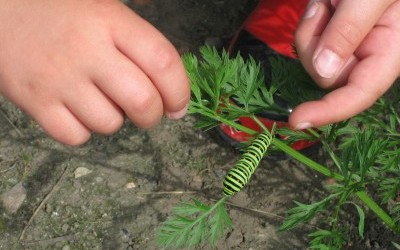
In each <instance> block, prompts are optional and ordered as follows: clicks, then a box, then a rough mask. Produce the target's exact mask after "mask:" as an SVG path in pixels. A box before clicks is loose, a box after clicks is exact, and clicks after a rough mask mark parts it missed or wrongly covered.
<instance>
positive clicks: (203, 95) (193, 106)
mask: <svg viewBox="0 0 400 250" xmlns="http://www.w3.org/2000/svg"><path fill="white" fill-rule="evenodd" d="M200 54H201V59H200V60H199V59H198V58H197V57H196V56H194V55H193V54H191V53H187V54H185V55H184V56H183V61H184V64H185V67H186V70H187V74H188V76H189V80H190V82H191V90H192V98H191V101H190V106H189V113H190V114H193V115H197V116H198V122H197V124H196V126H197V127H198V128H201V129H205V130H208V129H212V128H214V127H216V126H218V125H220V124H226V125H229V126H231V127H232V128H235V129H237V130H239V131H243V132H245V133H247V134H249V135H250V136H257V135H259V134H260V133H270V135H271V136H272V138H271V140H270V143H271V147H270V148H272V149H273V150H279V151H282V152H284V153H285V154H287V155H288V156H290V157H291V158H293V159H295V160H297V161H299V162H300V163H302V164H304V165H305V166H307V167H309V168H310V169H312V170H314V171H316V172H318V173H320V174H322V175H324V176H326V177H329V178H332V179H334V180H335V183H334V184H332V185H330V186H328V187H327V192H328V195H327V196H326V198H324V199H322V200H321V201H317V202H314V203H311V204H304V203H300V202H297V201H295V207H294V208H292V209H290V210H289V211H288V216H287V217H286V219H285V220H284V221H283V223H282V225H281V227H280V229H279V230H280V231H286V230H290V229H292V228H295V227H298V226H300V225H302V224H303V223H306V222H308V221H310V220H311V219H312V218H314V217H316V216H318V215H319V214H320V213H324V218H325V221H326V222H327V223H326V228H325V229H318V230H316V231H315V232H312V233H311V234H310V235H309V237H310V241H309V245H310V246H309V247H310V249H340V248H342V247H343V246H344V245H345V244H346V241H347V237H346V235H348V228H346V227H345V226H343V223H340V220H341V219H342V218H343V213H341V211H343V209H344V208H346V209H350V208H353V209H354V208H355V210H356V211H357V214H358V234H359V236H360V237H363V235H364V230H365V220H366V219H367V217H368V215H367V214H366V213H365V211H366V210H365V209H366V208H367V209H368V210H369V211H371V212H372V213H373V214H375V216H377V217H378V218H379V219H380V220H381V221H382V222H383V223H384V224H386V226H387V227H388V228H389V229H390V230H392V231H393V232H395V233H400V225H399V224H400V202H399V201H398V199H399V196H400V144H399V139H400V132H399V131H400V114H399V112H400V86H399V85H394V87H393V88H392V90H391V91H390V92H389V93H388V94H387V95H385V96H383V97H382V98H380V99H379V100H378V101H377V102H376V104H375V105H374V106H373V107H371V108H370V109H369V110H367V111H365V112H363V113H362V114H360V115H357V116H355V117H353V118H352V119H349V120H346V121H343V122H339V123H335V124H330V125H327V126H323V127H320V128H315V129H310V130H308V131H306V132H304V131H292V130H290V129H285V128H280V129H276V132H275V131H268V129H267V128H265V127H264V126H263V124H262V123H261V121H260V120H259V119H258V118H257V113H259V112H262V111H270V112H274V113H279V114H283V115H288V111H287V110H285V109H283V108H281V107H280V106H279V105H277V104H276V102H277V99H280V100H285V101H286V102H288V103H290V105H291V106H293V107H294V106H296V105H297V104H299V103H302V102H305V101H309V100H315V99H318V98H320V97H322V96H323V95H324V94H326V91H324V90H321V89H319V88H318V87H317V86H316V85H315V83H314V82H313V81H312V79H311V78H310V77H309V76H308V74H307V73H306V72H305V70H304V69H303V68H302V66H301V64H300V62H298V61H297V62H294V63H293V62H288V61H287V60H286V59H283V58H279V57H271V58H270V65H271V72H272V79H271V82H270V83H269V84H265V80H264V77H263V72H262V70H261V67H260V65H259V64H258V63H257V62H256V61H255V60H254V59H252V58H251V57H250V58H249V59H248V60H244V59H243V58H242V57H241V56H240V55H239V54H238V55H236V56H234V57H232V56H230V55H229V54H228V53H226V52H225V51H223V52H222V53H220V52H218V51H217V50H216V49H214V48H211V47H208V46H206V47H202V48H200ZM239 117H249V118H251V119H253V121H254V122H255V123H257V124H258V125H259V127H260V129H259V130H258V131H255V130H252V129H250V128H247V127H245V126H243V125H241V124H240V123H238V122H237V120H238V119H239ZM277 135H280V136H283V137H285V138H287V139H285V140H281V139H280V137H278V136H277ZM283 137H282V138H283ZM299 139H301V140H310V141H315V140H318V141H320V142H321V145H322V148H323V149H324V152H326V155H327V156H328V157H330V158H331V159H332V162H333V166H324V165H321V164H319V163H317V162H315V161H314V160H312V159H310V158H309V157H307V156H305V155H303V154H302V153H301V152H298V151H296V150H294V149H293V148H292V147H291V146H290V144H291V143H292V142H293V141H296V140H299ZM248 147H249V148H251V147H252V144H251V143H250V145H249V146H248ZM253 149H254V148H253ZM268 151H269V150H268ZM264 153H265V152H263V153H262V154H263V156H264ZM243 157H249V156H248V155H247V156H246V153H245V154H243V156H242V159H243ZM239 162H240V161H239ZM251 164H253V165H254V169H255V168H256V167H257V166H256V165H258V162H256V161H252V162H251V163H250V165H251ZM254 169H252V171H249V172H251V173H252V172H253V170H254ZM228 173H229V172H228ZM226 178H229V177H226ZM236 181H239V178H237V180H236ZM247 181H248V179H247V180H246V182H247ZM244 184H245V183H244ZM371 192H372V194H377V196H379V197H381V200H380V204H381V205H379V203H377V202H375V201H374V199H372V197H371V196H370V195H368V193H371ZM221 194H222V192H221ZM373 197H376V196H375V195H374V196H373ZM227 199H229V196H224V197H222V198H221V199H220V200H219V201H218V202H216V203H215V205H213V206H211V207H210V206H207V205H205V204H203V203H201V202H200V201H198V200H197V199H192V202H184V203H182V204H181V205H179V206H178V207H177V208H176V209H175V210H174V211H173V214H172V216H171V217H170V218H169V219H167V221H166V222H165V223H164V224H163V226H162V227H161V229H160V230H159V233H158V235H157V238H158V242H159V243H160V245H163V246H167V247H171V248H183V247H189V248H193V247H196V246H199V245H205V244H211V245H215V244H216V243H217V241H218V239H219V238H222V237H224V235H225V232H227V231H229V230H230V229H231V220H230V219H229V216H228V212H227V211H226V210H225V206H224V203H225V202H226V200H227ZM232 223H234V221H233V222H232ZM393 244H396V243H393Z"/></svg>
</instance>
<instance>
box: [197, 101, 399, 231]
mask: <svg viewBox="0 0 400 250" xmlns="http://www.w3.org/2000/svg"><path fill="white" fill-rule="evenodd" d="M200 108H201V109H203V110H204V111H206V112H205V113H206V114H207V116H208V117H209V118H212V119H214V120H216V121H219V122H221V123H224V124H227V125H229V126H231V127H233V128H236V129H237V130H240V131H243V132H245V133H248V134H250V135H255V134H257V133H258V132H257V131H255V130H253V129H250V128H248V127H245V126H243V125H241V124H239V123H236V122H234V121H231V120H227V119H224V118H223V117H221V116H219V115H218V114H216V113H214V112H213V111H212V110H210V109H208V108H205V107H204V106H202V107H200ZM206 114H203V115H206ZM252 118H253V119H254V120H255V121H256V122H257V123H258V122H260V121H259V120H258V118H257V117H256V116H252ZM272 144H273V145H274V146H275V147H277V148H278V149H280V150H282V151H283V152H284V153H286V154H287V155H289V156H291V157H292V158H294V159H296V160H297V161H299V162H301V163H303V164H304V165H306V166H307V167H309V168H311V169H313V170H315V171H317V172H319V173H321V174H323V175H325V176H327V177H330V178H333V179H335V180H337V181H344V177H343V176H342V175H340V174H338V173H335V172H332V171H331V170H330V169H328V168H327V167H325V166H323V165H321V164H319V163H317V162H315V161H313V160H312V159H310V158H308V157H306V156H305V155H303V154H301V153H300V152H298V151H297V150H295V149H293V148H291V147H290V146H288V145H286V144H285V143H284V142H282V141H281V140H279V139H277V138H276V137H275V138H274V139H273V140H272ZM355 194H356V195H357V196H358V198H359V199H360V200H361V201H362V202H364V204H365V205H366V206H367V207H368V208H369V209H371V210H372V211H373V212H374V213H375V214H376V215H377V216H378V217H379V218H380V219H381V220H382V221H383V222H384V223H385V224H386V225H387V226H388V227H389V228H390V229H392V230H393V231H395V232H399V229H398V228H397V227H396V224H395V222H394V221H393V219H392V218H391V217H390V216H389V215H388V214H387V213H386V212H385V211H384V210H383V209H382V208H381V207H380V206H379V205H378V204H377V203H376V202H375V201H374V200H372V199H371V198H370V197H369V196H368V194H367V193H366V192H364V191H359V192H356V193H355ZM223 201H225V199H224V198H222V199H221V200H220V201H218V203H217V204H219V203H220V202H223ZM217 204H216V205H215V206H214V207H213V208H212V210H213V209H215V208H216V207H217Z"/></svg>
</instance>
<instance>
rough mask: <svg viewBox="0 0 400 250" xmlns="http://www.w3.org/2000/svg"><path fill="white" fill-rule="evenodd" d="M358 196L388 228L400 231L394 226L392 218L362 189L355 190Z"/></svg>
mask: <svg viewBox="0 0 400 250" xmlns="http://www.w3.org/2000/svg"><path fill="white" fill-rule="evenodd" d="M356 195H357V196H358V198H359V199H360V200H361V201H362V202H364V204H365V205H367V207H368V208H369V209H371V210H372V211H373V212H374V213H375V214H376V215H377V216H378V217H379V218H380V219H381V220H382V221H383V222H384V223H385V224H386V225H387V226H388V227H389V228H390V229H392V230H393V231H394V232H397V233H400V229H399V228H397V227H396V223H395V222H394V221H393V219H392V218H391V217H390V216H389V215H388V214H387V213H386V212H385V211H384V210H383V209H382V208H381V207H380V206H379V205H378V204H376V202H375V201H374V200H372V199H371V197H369V196H368V194H367V193H366V192H364V191H359V192H356Z"/></svg>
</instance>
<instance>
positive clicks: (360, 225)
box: [353, 203, 365, 238]
mask: <svg viewBox="0 0 400 250" xmlns="http://www.w3.org/2000/svg"><path fill="white" fill-rule="evenodd" d="M353 205H354V206H355V207H356V208H357V212H358V217H359V218H360V220H359V221H358V234H359V235H360V236H361V238H364V226H365V214H364V210H363V209H362V208H361V207H360V206H358V205H357V204H355V203H353Z"/></svg>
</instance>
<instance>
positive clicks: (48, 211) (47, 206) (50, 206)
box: [44, 204, 53, 214]
mask: <svg viewBox="0 0 400 250" xmlns="http://www.w3.org/2000/svg"><path fill="white" fill-rule="evenodd" d="M44 211H46V213H48V214H51V213H52V212H53V206H52V205H51V204H46V206H45V209H44Z"/></svg>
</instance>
